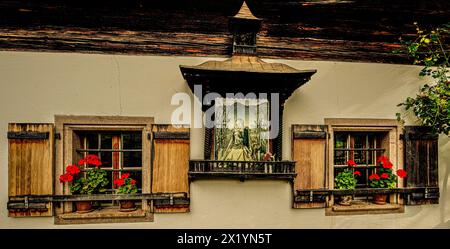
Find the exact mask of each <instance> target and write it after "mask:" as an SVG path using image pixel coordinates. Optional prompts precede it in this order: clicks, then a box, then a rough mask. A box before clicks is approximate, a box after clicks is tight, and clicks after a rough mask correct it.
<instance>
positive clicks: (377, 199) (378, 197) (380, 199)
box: [373, 194, 388, 205]
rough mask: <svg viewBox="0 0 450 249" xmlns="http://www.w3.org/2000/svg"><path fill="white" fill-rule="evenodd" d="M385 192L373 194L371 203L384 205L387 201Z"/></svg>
mask: <svg viewBox="0 0 450 249" xmlns="http://www.w3.org/2000/svg"><path fill="white" fill-rule="evenodd" d="M387 197H388V195H387V194H375V195H374V196H373V203H375V204H378V205H384V204H386V202H387Z"/></svg>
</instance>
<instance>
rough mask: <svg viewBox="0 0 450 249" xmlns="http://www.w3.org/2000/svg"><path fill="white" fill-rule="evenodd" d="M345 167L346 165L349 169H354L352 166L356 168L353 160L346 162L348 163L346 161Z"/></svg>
mask: <svg viewBox="0 0 450 249" xmlns="http://www.w3.org/2000/svg"><path fill="white" fill-rule="evenodd" d="M347 165H348V166H349V167H354V166H356V163H355V161H353V160H348V161H347Z"/></svg>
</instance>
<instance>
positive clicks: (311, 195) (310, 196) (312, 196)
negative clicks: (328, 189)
mask: <svg viewBox="0 0 450 249" xmlns="http://www.w3.org/2000/svg"><path fill="white" fill-rule="evenodd" d="M313 199H314V195H313V191H309V202H313Z"/></svg>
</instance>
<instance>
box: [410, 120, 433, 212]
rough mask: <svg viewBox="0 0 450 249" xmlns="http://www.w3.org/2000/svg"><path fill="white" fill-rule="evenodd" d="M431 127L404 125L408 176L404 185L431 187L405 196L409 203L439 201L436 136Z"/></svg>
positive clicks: (417, 203)
mask: <svg viewBox="0 0 450 249" xmlns="http://www.w3.org/2000/svg"><path fill="white" fill-rule="evenodd" d="M431 130H432V129H431V127H425V126H405V130H404V135H403V138H404V143H405V146H404V149H405V170H406V171H407V173H408V176H407V178H406V180H405V186H406V187H425V188H433V189H432V192H430V190H429V189H425V192H424V193H415V194H412V195H411V196H410V197H409V198H407V204H409V205H421V204H437V203H439V175H438V136H437V135H436V134H432V133H431Z"/></svg>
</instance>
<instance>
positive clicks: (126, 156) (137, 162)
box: [122, 151, 142, 168]
mask: <svg viewBox="0 0 450 249" xmlns="http://www.w3.org/2000/svg"><path fill="white" fill-rule="evenodd" d="M122 165H123V167H124V168H126V167H142V152H141V151H126V152H123V164H122Z"/></svg>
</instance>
